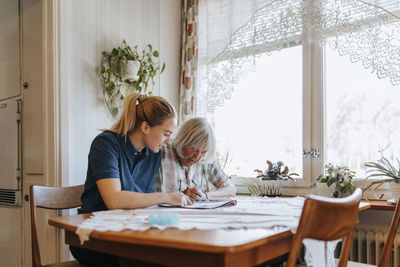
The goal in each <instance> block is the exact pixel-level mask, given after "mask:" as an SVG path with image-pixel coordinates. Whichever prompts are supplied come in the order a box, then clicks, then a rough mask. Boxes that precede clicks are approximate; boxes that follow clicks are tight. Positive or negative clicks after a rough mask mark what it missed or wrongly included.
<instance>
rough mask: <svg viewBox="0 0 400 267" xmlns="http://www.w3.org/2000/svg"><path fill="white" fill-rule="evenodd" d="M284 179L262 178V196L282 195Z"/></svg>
mask: <svg viewBox="0 0 400 267" xmlns="http://www.w3.org/2000/svg"><path fill="white" fill-rule="evenodd" d="M281 184H282V180H260V189H261V195H262V196H269V197H276V196H280V195H281Z"/></svg>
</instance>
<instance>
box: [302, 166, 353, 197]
mask: <svg viewBox="0 0 400 267" xmlns="http://www.w3.org/2000/svg"><path fill="white" fill-rule="evenodd" d="M355 176H356V172H355V171H352V170H350V169H349V167H346V166H335V165H333V164H332V163H328V164H326V165H325V168H324V173H323V174H321V175H320V176H318V177H317V179H315V180H314V181H313V182H312V183H311V185H310V187H311V188H315V187H316V185H317V183H326V185H327V186H328V187H330V186H333V192H332V195H331V196H332V197H335V198H341V197H345V196H347V195H350V194H351V193H353V191H354V190H355V187H354V182H353V178H354V177H355Z"/></svg>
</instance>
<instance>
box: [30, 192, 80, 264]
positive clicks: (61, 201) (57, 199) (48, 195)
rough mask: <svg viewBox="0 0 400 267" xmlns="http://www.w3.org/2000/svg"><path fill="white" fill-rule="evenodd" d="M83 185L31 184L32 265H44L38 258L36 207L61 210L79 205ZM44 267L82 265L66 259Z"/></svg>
mask: <svg viewBox="0 0 400 267" xmlns="http://www.w3.org/2000/svg"><path fill="white" fill-rule="evenodd" d="M82 192H83V185H77V186H70V187H61V188H57V187H46V186H38V185H32V186H31V188H30V195H31V197H30V206H31V239H32V266H33V267H44V265H42V264H41V260H40V251H39V241H38V236H37V231H36V207H40V208H45V209H53V210H61V209H71V208H76V207H80V206H81V200H80V198H81V194H82ZM45 266H46V267H83V265H81V264H79V263H78V262H77V261H67V262H61V263H55V264H49V265H45Z"/></svg>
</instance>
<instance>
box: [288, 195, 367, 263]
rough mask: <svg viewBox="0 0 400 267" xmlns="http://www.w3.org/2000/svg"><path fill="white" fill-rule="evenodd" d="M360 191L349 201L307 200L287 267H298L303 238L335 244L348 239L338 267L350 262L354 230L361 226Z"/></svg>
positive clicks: (319, 197) (315, 197) (344, 242)
mask: <svg viewBox="0 0 400 267" xmlns="http://www.w3.org/2000/svg"><path fill="white" fill-rule="evenodd" d="M360 199H361V189H359V188H357V189H356V190H355V191H354V193H353V194H352V195H351V196H349V197H346V198H342V199H332V198H326V197H321V196H314V195H311V196H308V197H307V198H306V200H305V202H304V206H303V210H302V213H301V217H300V222H299V225H298V227H297V230H296V234H295V235H294V237H293V241H292V245H291V249H290V252H289V258H288V261H287V263H286V267H294V266H296V261H297V257H298V255H299V252H300V249H301V247H302V245H303V239H304V238H312V239H316V240H322V241H333V240H337V239H340V238H343V237H344V238H345V239H344V241H343V246H342V251H341V254H340V258H339V264H338V267H345V266H346V264H347V261H348V259H349V253H350V247H351V243H352V237H353V232H354V227H355V225H356V224H357V223H358V205H359V202H360Z"/></svg>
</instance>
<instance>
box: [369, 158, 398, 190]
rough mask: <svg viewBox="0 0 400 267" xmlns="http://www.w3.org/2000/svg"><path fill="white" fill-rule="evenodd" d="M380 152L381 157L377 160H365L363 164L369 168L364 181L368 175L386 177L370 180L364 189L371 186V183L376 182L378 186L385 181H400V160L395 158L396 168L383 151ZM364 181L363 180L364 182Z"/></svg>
mask: <svg viewBox="0 0 400 267" xmlns="http://www.w3.org/2000/svg"><path fill="white" fill-rule="evenodd" d="M380 153H381V158H380V159H378V160H377V162H373V161H370V162H366V163H365V164H364V165H365V166H366V167H368V168H370V169H368V170H367V173H370V174H369V175H368V176H367V177H366V178H365V181H367V180H368V178H370V177H388V178H387V179H383V180H379V181H374V182H371V183H370V184H369V185H368V186H367V187H365V188H364V191H365V190H367V189H369V188H371V187H372V186H373V185H375V184H378V187H379V186H380V185H381V184H383V183H387V182H395V183H400V160H399V159H398V158H396V161H397V164H398V169H396V167H395V166H394V164H393V163H391V162H390V161H389V160H388V159H387V158H386V157H385V156H383V153H382V152H380ZM365 181H364V182H365Z"/></svg>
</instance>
